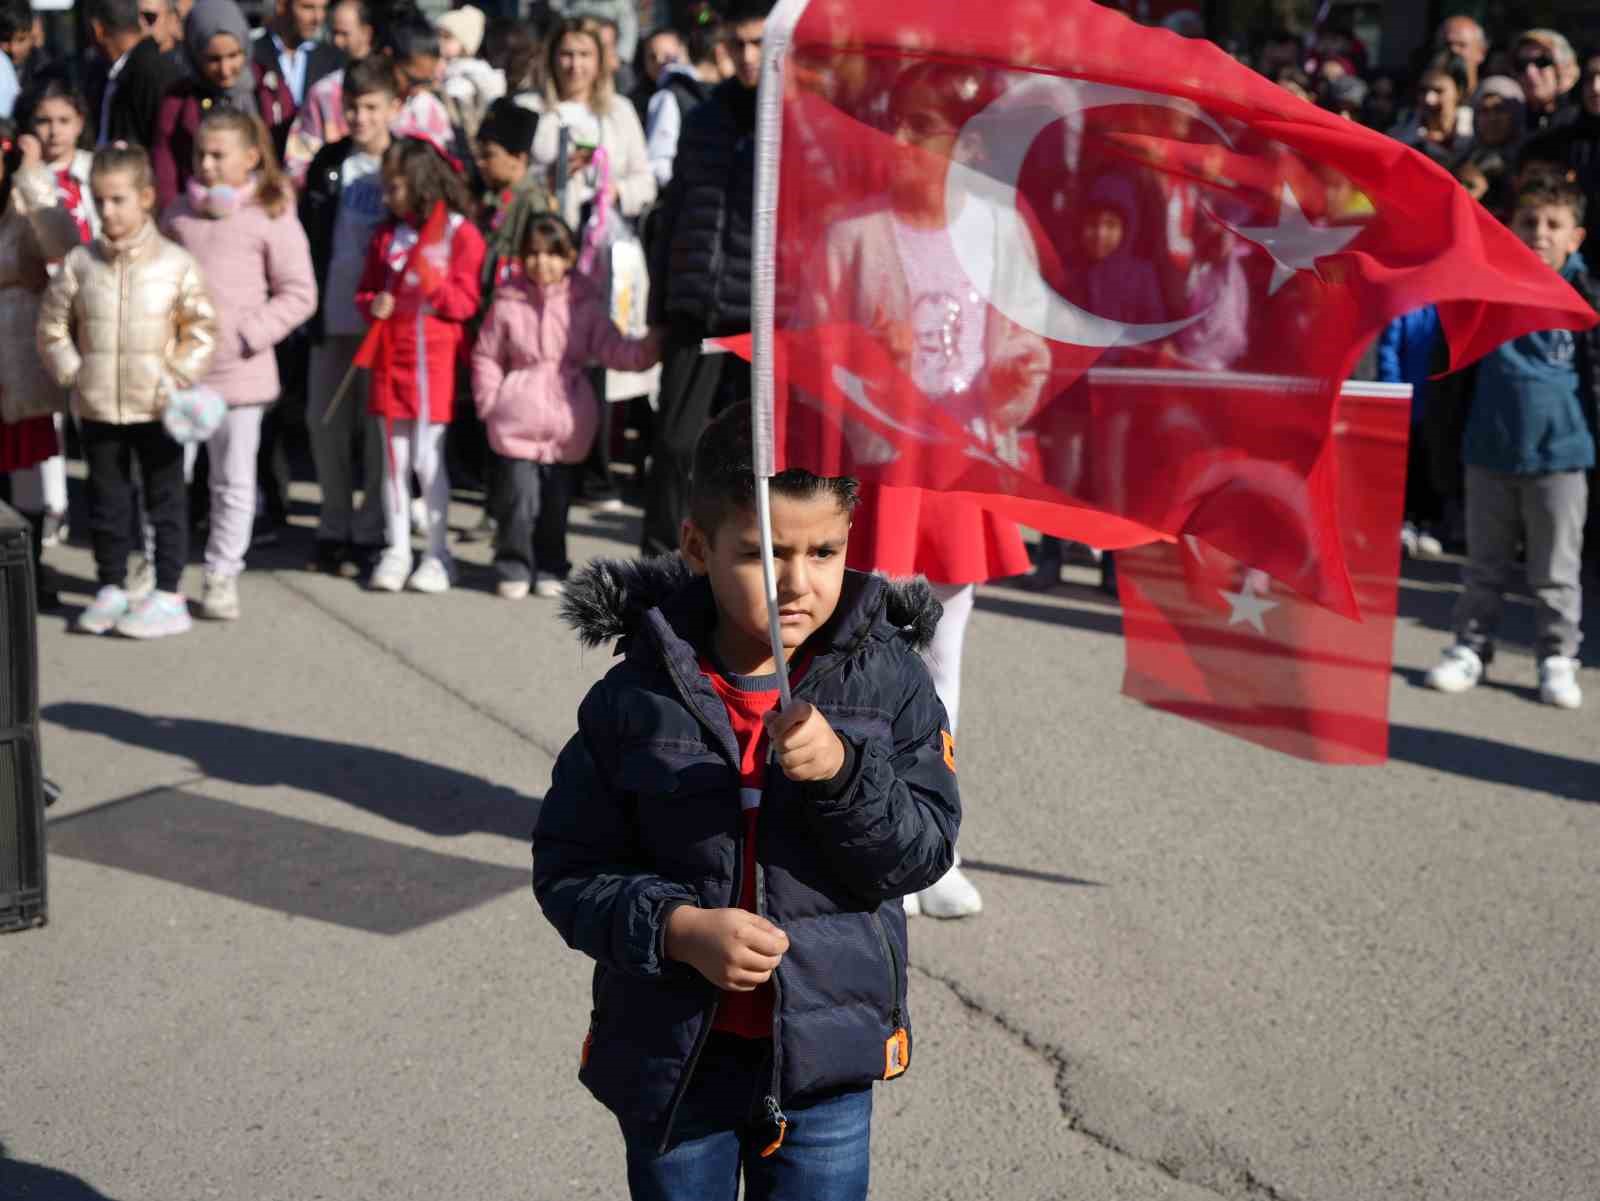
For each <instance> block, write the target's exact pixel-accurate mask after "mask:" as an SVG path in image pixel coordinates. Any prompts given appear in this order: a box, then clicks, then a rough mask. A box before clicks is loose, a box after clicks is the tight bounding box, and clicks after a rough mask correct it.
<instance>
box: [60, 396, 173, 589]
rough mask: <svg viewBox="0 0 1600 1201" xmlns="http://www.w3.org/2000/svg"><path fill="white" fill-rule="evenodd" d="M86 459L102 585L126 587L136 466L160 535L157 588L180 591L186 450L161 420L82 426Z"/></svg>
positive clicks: (147, 507) (91, 520) (92, 530)
mask: <svg viewBox="0 0 1600 1201" xmlns="http://www.w3.org/2000/svg"><path fill="white" fill-rule="evenodd" d="M82 436H83V458H84V461H85V462H86V463H87V464H88V466H89V535H90V537H91V538H92V539H93V542H94V565H95V574H96V575H97V576H98V578H99V582H100V585H101V586H102V587H104V586H105V585H107V584H110V585H114V586H115V587H118V588H121V587H123V586H124V583H125V582H126V580H127V576H128V552H129V551H130V550H132V549H133V540H134V534H133V531H134V529H135V528H136V526H135V522H134V491H133V462H134V459H135V457H137V459H138V461H139V472H140V474H141V475H142V476H143V477H144V504H145V512H146V514H147V515H148V516H149V518H150V524H151V525H152V526H154V527H155V531H156V587H157V588H159V589H160V590H161V591H162V592H176V591H177V590H178V583H179V580H180V579H181V578H182V576H183V565H184V564H185V563H187V562H188V561H189V497H188V493H187V490H186V489H185V487H184V483H183V447H181V446H179V445H178V444H177V443H176V442H174V441H173V440H172V438H171V436H170V435H168V433H167V431H166V428H165V427H164V426H163V425H162V424H161V423H160V422H159V421H141V422H138V423H137V424H134V425H109V424H107V423H105V422H100V421H85V422H83V423H82Z"/></svg>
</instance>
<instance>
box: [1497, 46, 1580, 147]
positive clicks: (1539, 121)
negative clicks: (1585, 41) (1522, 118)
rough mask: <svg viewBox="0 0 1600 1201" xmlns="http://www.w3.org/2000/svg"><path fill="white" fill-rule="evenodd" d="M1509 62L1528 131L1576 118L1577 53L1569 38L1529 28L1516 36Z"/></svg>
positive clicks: (1549, 128) (1553, 127) (1567, 122)
mask: <svg viewBox="0 0 1600 1201" xmlns="http://www.w3.org/2000/svg"><path fill="white" fill-rule="evenodd" d="M1511 62H1512V66H1513V67H1514V68H1515V70H1516V79H1517V82H1518V83H1520V84H1521V85H1522V90H1523V92H1524V94H1525V95H1526V96H1527V98H1528V108H1527V123H1528V125H1527V131H1528V133H1530V134H1537V133H1544V132H1545V131H1547V130H1551V129H1560V128H1562V127H1563V126H1566V125H1570V124H1571V123H1572V122H1573V121H1575V120H1577V117H1578V106H1577V104H1576V102H1575V97H1574V96H1573V89H1574V88H1575V87H1576V86H1577V83H1578V75H1579V71H1578V56H1577V55H1576V54H1574V53H1573V51H1572V43H1571V42H1569V41H1567V39H1566V38H1565V37H1564V36H1563V35H1561V34H1559V33H1557V32H1556V31H1555V30H1553V29H1530V30H1528V31H1527V32H1526V33H1524V34H1523V35H1522V36H1521V37H1519V38H1518V39H1517V44H1516V49H1515V50H1514V51H1513V52H1512V59H1511Z"/></svg>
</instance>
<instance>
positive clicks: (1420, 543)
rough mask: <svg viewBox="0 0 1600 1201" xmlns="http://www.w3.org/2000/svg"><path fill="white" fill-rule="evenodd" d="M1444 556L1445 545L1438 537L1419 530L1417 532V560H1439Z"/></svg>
mask: <svg viewBox="0 0 1600 1201" xmlns="http://www.w3.org/2000/svg"><path fill="white" fill-rule="evenodd" d="M1443 556H1444V543H1443V542H1440V541H1439V539H1438V537H1437V535H1434V534H1430V533H1427V532H1426V531H1422V530H1419V531H1418V532H1417V558H1419V559H1439V558H1442V557H1443Z"/></svg>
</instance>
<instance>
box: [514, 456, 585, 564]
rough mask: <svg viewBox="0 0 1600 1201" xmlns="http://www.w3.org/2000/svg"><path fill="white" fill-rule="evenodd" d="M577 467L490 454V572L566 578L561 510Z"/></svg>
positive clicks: (563, 514) (566, 505) (565, 507)
mask: <svg viewBox="0 0 1600 1201" xmlns="http://www.w3.org/2000/svg"><path fill="white" fill-rule="evenodd" d="M578 471H579V464H576V463H532V462H529V461H528V460H527V459H505V458H501V457H500V456H499V455H496V456H495V473H494V474H495V481H494V493H493V498H494V499H493V506H494V508H493V512H494V519H495V534H494V570H495V574H496V575H497V576H499V577H500V578H501V579H502V580H522V581H524V582H527V583H531V582H532V581H533V577H534V574H535V573H538V574H539V575H553V576H555V577H556V578H557V579H558V580H564V579H566V578H567V573H568V572H570V571H571V570H572V563H571V561H570V560H568V558H567V510H568V508H570V507H571V505H572V493H573V491H574V488H575V486H576V484H577V481H578Z"/></svg>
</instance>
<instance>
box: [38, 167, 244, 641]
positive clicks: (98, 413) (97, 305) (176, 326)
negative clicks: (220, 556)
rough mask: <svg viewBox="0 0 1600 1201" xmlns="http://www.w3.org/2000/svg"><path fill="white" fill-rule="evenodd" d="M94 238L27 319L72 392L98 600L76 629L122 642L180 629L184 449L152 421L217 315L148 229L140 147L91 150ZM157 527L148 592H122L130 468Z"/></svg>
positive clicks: (203, 352) (195, 275)
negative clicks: (114, 635)
mask: <svg viewBox="0 0 1600 1201" xmlns="http://www.w3.org/2000/svg"><path fill="white" fill-rule="evenodd" d="M90 179H91V187H92V189H93V192H94V202H95V208H96V210H97V211H98V212H99V214H100V225H101V236H100V237H98V238H96V239H95V241H94V242H93V243H91V244H90V245H88V246H80V247H78V248H77V249H75V250H73V251H72V252H71V253H70V254H68V255H67V258H66V261H65V262H64V263H63V264H62V267H61V271H60V272H59V273H58V274H57V275H56V277H55V279H54V280H52V281H51V283H50V286H49V288H48V289H47V290H46V292H45V296H44V303H43V305H42V306H41V307H40V310H39V353H40V355H41V357H42V358H43V359H44V364H45V369H46V370H47V371H49V372H50V374H51V375H52V376H53V377H54V378H55V380H56V382H57V383H58V384H60V385H61V386H62V387H64V388H72V389H74V391H75V394H76V395H75V401H74V404H75V407H76V411H77V414H78V417H79V419H80V421H81V422H82V435H83V451H84V458H85V460H86V461H87V463H88V466H89V511H90V512H89V524H90V533H91V535H92V539H93V543H94V557H95V569H96V572H97V574H98V576H99V581H100V591H99V593H98V594H96V596H95V599H94V603H93V604H91V605H90V606H89V607H88V608H87V609H85V610H84V611H83V613H82V614H80V615H79V617H78V621H77V628H78V629H79V630H81V631H82V632H84V633H89V634H103V633H105V632H107V631H108V630H112V629H115V630H116V631H117V632H118V633H119V634H125V635H127V636H128V637H132V638H159V637H163V636H165V635H168V634H181V633H183V632H185V631H186V630H188V629H189V609H188V603H187V602H186V601H185V600H184V597H183V595H182V593H180V592H179V591H178V588H179V580H180V577H181V576H182V574H183V566H184V563H185V562H186V561H187V560H188V557H189V547H188V494H187V490H186V488H185V486H184V480H183V448H182V447H181V446H180V445H179V444H178V443H177V442H176V441H174V440H173V439H172V437H171V436H170V435H169V434H168V433H167V431H166V429H165V428H164V427H163V425H162V423H161V416H162V413H163V411H164V410H165V408H166V405H167V401H168V400H169V398H170V396H171V393H172V391H173V390H174V389H175V388H178V389H181V388H189V387H192V386H193V385H194V383H195V381H196V380H197V379H199V377H200V376H201V375H203V374H204V372H205V369H206V366H207V364H208V363H209V362H210V361H211V356H212V354H213V352H214V351H215V349H216V342H217V315H216V310H215V309H214V308H213V307H212V304H211V300H210V298H209V297H208V296H207V294H206V289H205V285H204V283H203V282H202V280H201V276H200V268H199V266H198V265H197V264H196V263H195V260H194V258H193V257H192V256H191V255H190V254H189V252H188V251H186V250H184V249H182V248H181V247H179V246H176V245H174V244H173V243H171V242H169V241H167V240H166V239H165V238H163V237H162V236H161V235H160V234H159V233H157V232H156V227H155V223H154V221H153V220H152V219H151V214H152V211H153V210H154V208H155V200H156V193H155V179H154V175H153V174H152V172H151V169H150V160H149V158H148V157H147V156H146V154H145V152H144V151H143V150H141V149H139V148H138V147H128V148H123V147H115V148H108V149H105V150H101V151H100V152H99V153H97V154H96V155H95V161H94V168H93V171H92V174H91V176H90ZM134 457H137V458H138V461H139V469H140V471H141V473H142V474H143V477H144V487H145V507H146V510H147V512H148V514H149V518H150V522H151V524H152V525H153V526H154V527H155V532H156V588H155V591H154V592H152V593H150V594H149V595H148V596H146V597H144V598H143V599H141V600H140V601H139V603H138V604H137V605H134V604H132V602H131V601H130V600H129V597H128V594H127V591H126V590H125V588H124V581H125V577H126V575H127V570H128V552H129V550H130V549H131V530H132V526H133V523H132V509H133V483H132V478H131V477H132V461H133V459H134Z"/></svg>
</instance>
